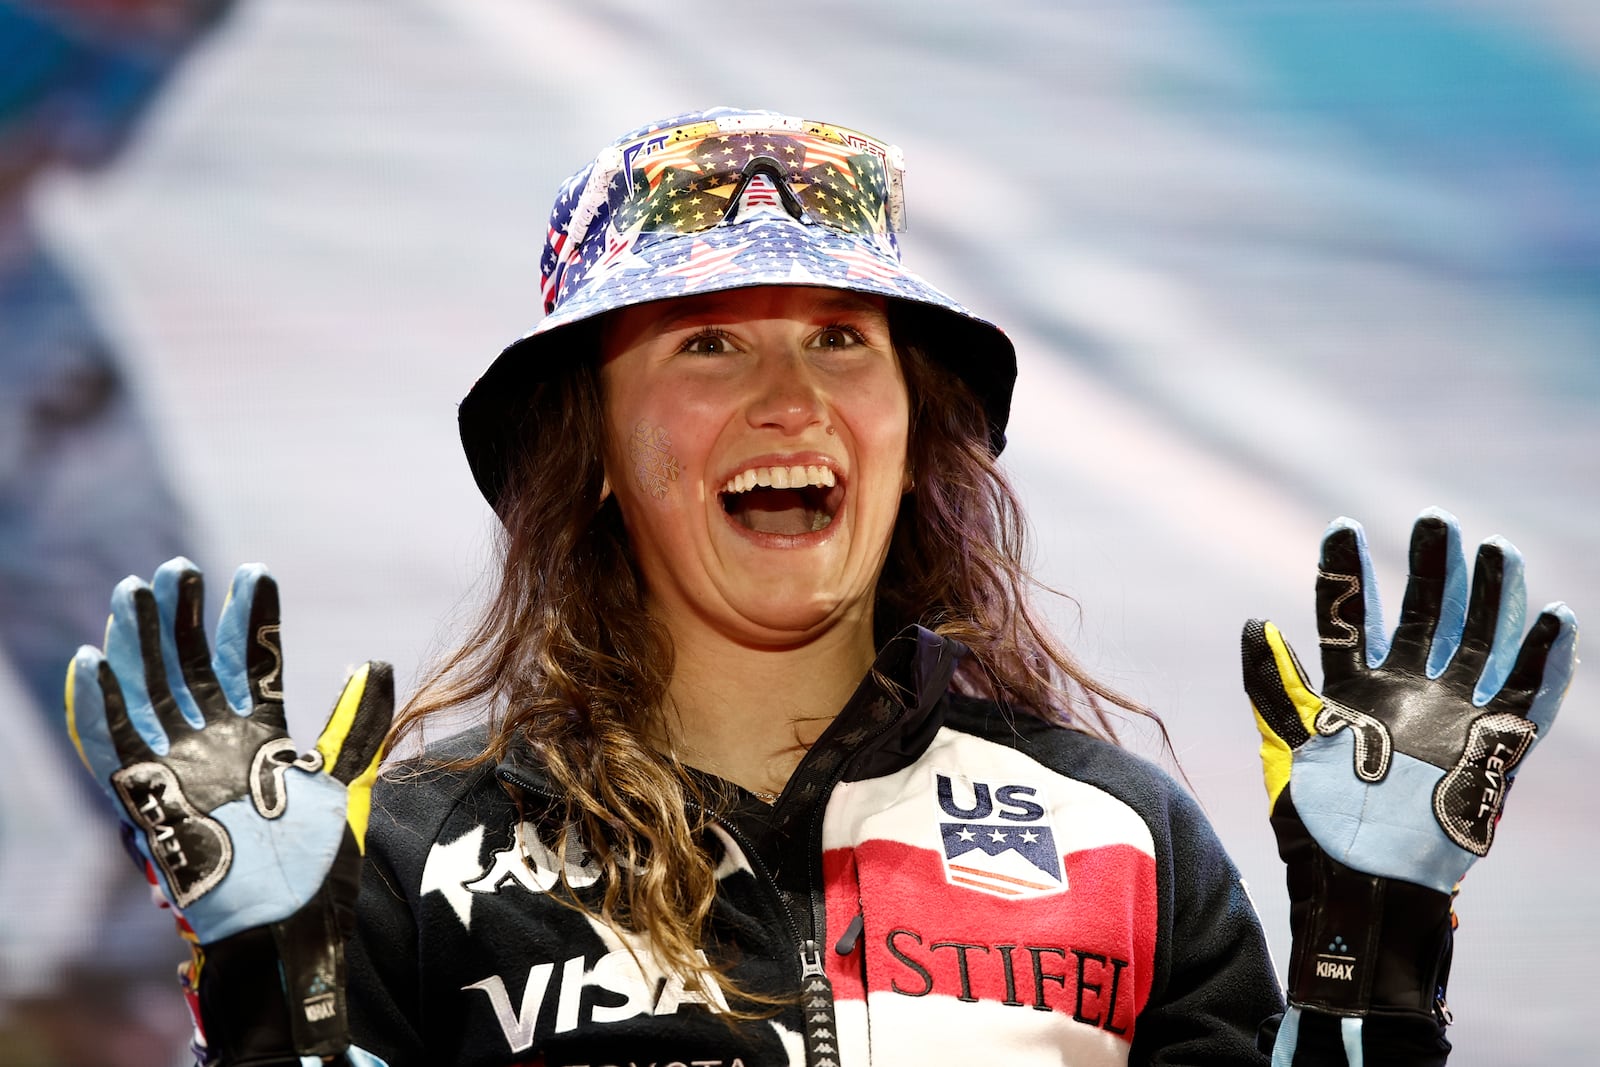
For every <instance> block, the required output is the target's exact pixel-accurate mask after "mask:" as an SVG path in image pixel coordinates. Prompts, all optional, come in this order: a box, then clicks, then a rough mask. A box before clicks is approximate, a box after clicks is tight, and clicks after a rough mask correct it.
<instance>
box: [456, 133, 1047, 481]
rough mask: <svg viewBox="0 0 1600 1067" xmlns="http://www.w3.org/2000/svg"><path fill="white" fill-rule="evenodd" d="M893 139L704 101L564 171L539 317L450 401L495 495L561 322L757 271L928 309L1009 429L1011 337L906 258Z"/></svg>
mask: <svg viewBox="0 0 1600 1067" xmlns="http://www.w3.org/2000/svg"><path fill="white" fill-rule="evenodd" d="M905 224H906V211H905V163H904V159H903V156H902V154H901V152H900V150H899V149H898V148H896V147H894V146H892V145H889V144H886V143H884V142H882V141H879V140H877V139H876V138H873V137H870V136H868V135H866V134H862V133H859V132H857V131H855V130H851V129H848V128H845V127H841V126H834V125H830V124H828V123H823V122H814V121H811V120H807V119H799V118H795V117H792V116H788V115H783V114H780V113H778V112H775V111H750V110H741V109H737V108H712V109H710V110H707V111H700V112H694V113H691V114H686V115H679V116H676V117H673V118H670V119H664V120H662V121H659V122H654V123H651V124H649V125H647V126H643V127H640V128H639V129H637V130H634V131H632V132H630V133H628V134H626V135H624V136H623V137H621V138H619V139H618V140H616V141H614V142H612V143H611V144H610V145H607V146H606V147H605V148H604V149H603V150H602V151H601V152H600V154H599V155H598V156H597V157H596V158H595V160H594V161H593V162H591V163H590V164H589V165H587V166H586V167H584V168H583V169H582V170H579V171H578V172H577V173H576V174H574V175H573V176H572V177H571V178H569V179H567V181H566V182H565V183H563V184H562V186H561V188H560V190H559V192H558V193H557V195H556V202H555V206H554V208H553V209H552V211H551V215H550V225H549V229H548V230H547V232H546V236H545V245H544V254H543V256H542V257H541V259H540V263H539V272H540V281H541V295H542V299H543V305H544V312H545V315H544V318H543V320H542V321H540V322H539V324H538V325H537V326H535V327H534V328H533V330H532V331H531V332H530V333H528V334H526V335H525V336H523V337H521V338H519V339H518V340H516V341H514V342H513V343H512V344H510V345H509V346H507V347H506V349H505V350H504V351H503V352H501V353H500V355H499V357H498V358H497V359H496V360H495V361H494V362H493V363H492V364H491V365H490V367H489V369H488V370H487V371H485V372H484V374H483V376H482V377H480V378H479V379H478V381H477V383H476V384H475V385H474V386H473V387H472V390H471V391H470V392H469V393H468V394H467V396H466V398H465V399H464V400H463V401H462V402H461V407H460V411H459V413H458V414H459V422H460V430H461V443H462V446H463V447H464V448H465V450H466V453H467V461H468V463H469V464H470V465H471V467H472V474H473V477H474V479H475V480H476V481H477V484H478V488H479V489H480V490H481V491H482V493H483V495H484V497H485V498H486V499H487V500H488V501H489V503H490V505H491V506H497V505H498V502H499V497H500V492H501V489H502V488H503V486H504V485H505V483H506V476H507V464H508V462H510V457H511V456H513V455H514V454H515V453H514V450H513V446H514V442H515V437H516V426H517V423H518V420H519V419H520V417H521V415H522V412H523V411H524V410H525V406H526V399H527V395H528V393H529V391H530V390H531V389H532V388H533V386H534V385H535V384H536V383H538V382H539V381H542V380H545V379H547V378H549V377H552V376H553V375H554V374H555V373H556V372H558V371H559V369H560V368H561V367H562V366H563V364H564V362H565V361H569V360H571V359H573V358H575V356H574V351H573V350H574V346H573V345H572V344H570V340H571V338H563V337H562V334H563V332H564V331H568V330H570V328H571V327H573V326H575V325H577V324H579V323H583V322H587V321H590V320H593V319H595V317H596V316H599V315H603V314H604V313H606V312H608V311H615V310H617V309H619V308H625V307H630V306H632V305H635V304H642V303H647V302H650V301H654V300H666V299H671V298H674V297H681V296H692V295H696V294H700V293H711V292H718V291H722V290H727V289H738V288H746V287H751V286H759V285H809V286H821V287H825V288H832V289H849V290H853V291H856V292H862V293H872V294H876V295H878V296H883V297H886V298H888V299H890V300H891V301H896V302H899V303H900V304H901V305H902V306H903V309H904V310H907V311H909V312H910V313H911V314H914V315H920V316H924V317H925V322H926V328H925V329H924V330H922V332H923V333H924V334H925V335H926V336H927V337H928V338H930V339H931V340H930V343H929V345H928V347H929V355H930V356H931V357H932V358H934V359H936V360H938V361H939V362H941V363H942V364H944V365H945V366H947V367H948V368H950V369H951V370H952V371H954V373H955V374H956V375H957V376H958V377H960V378H961V379H962V380H963V381H964V382H965V383H966V384H967V386H968V387H969V388H970V389H972V391H973V392H974V393H975V394H976V395H977V397H978V399H979V400H980V401H981V403H982V404H983V408H984V411H985V414H986V416H987V418H988V423H989V438H990V447H991V448H992V450H993V451H994V452H995V453H996V454H998V453H999V452H1000V450H1001V449H1002V448H1003V447H1004V445H1005V426H1006V419H1007V416H1008V415H1009V413H1010V408H1011V389H1012V385H1013V383H1014V381H1015V379H1016V354H1015V351H1014V349H1013V347H1012V344H1011V342H1010V340H1009V339H1008V338H1007V337H1006V335H1005V334H1004V333H1003V332H1002V331H1001V330H1000V329H999V328H998V327H996V326H994V325H993V324H992V323H990V322H987V321H986V320H984V319H981V318H979V317H978V316H976V315H974V314H973V313H972V312H970V311H968V310H967V309H966V308H964V307H963V306H961V305H960V304H959V303H957V302H956V301H955V300H953V299H952V298H951V297H949V296H947V295H946V294H945V293H943V292H942V291H940V290H939V289H937V288H935V287H934V286H933V285H931V284H929V283H928V282H927V281H925V280H924V279H922V278H921V277H920V276H918V275H917V274H914V273H912V272H911V271H909V270H907V269H906V268H905V267H904V266H903V265H902V264H901V261H900V246H899V242H898V240H897V237H896V235H897V234H899V233H901V232H903V231H904V229H905Z"/></svg>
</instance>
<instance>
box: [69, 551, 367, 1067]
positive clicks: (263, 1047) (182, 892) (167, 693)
mask: <svg viewBox="0 0 1600 1067" xmlns="http://www.w3.org/2000/svg"><path fill="white" fill-rule="evenodd" d="M202 597H203V592H202V582H201V577H200V572H199V571H198V570H196V569H195V567H194V565H193V564H191V563H190V562H189V561H188V560H184V559H175V560H171V561H169V562H168V563H165V564H163V565H162V566H161V568H160V569H159V570H158V571H157V572H156V575H155V580H154V582H153V583H152V584H150V585H147V584H146V583H144V582H143V581H141V580H139V579H137V578H127V579H125V580H123V581H122V582H121V583H120V584H119V585H118V586H117V588H116V590H115V592H114V593H113V594H112V599H111V621H110V624H109V626H108V627H107V631H106V647H105V652H104V653H103V654H102V653H101V652H100V650H98V649H94V648H90V647H87V646H85V647H84V648H81V649H79V650H78V654H77V655H76V656H75V657H74V658H73V661H72V665H71V668H70V670H69V672H68V675H67V693H66V705H67V725H68V729H69V731H70V732H71V734H72V737H73V741H74V742H75V744H76V745H77V747H78V751H79V753H80V755H81V756H82V757H83V761H84V763H85V764H86V765H87V766H88V767H89V770H90V771H91V772H92V773H93V774H94V776H95V779H96V780H97V781H98V782H99V783H100V784H101V786H102V787H103V788H105V789H106V791H107V792H108V793H109V794H110V795H111V797H112V799H113V800H114V801H115V802H116V803H117V805H118V806H119V807H120V809H121V811H122V814H123V817H124V819H125V820H126V821H127V822H128V824H129V825H130V826H132V827H133V828H134V830H135V831H136V834H135V838H136V840H137V842H138V845H139V849H140V851H141V852H142V853H143V854H144V855H145V856H146V857H147V858H148V859H149V861H150V863H151V866H152V868H153V869H154V870H155V872H156V875H157V877H158V878H159V880H160V883H161V888H162V890H163V892H164V893H165V894H166V896H167V899H168V900H169V901H170V902H171V903H172V905H173V906H174V907H175V908H176V909H177V910H178V911H179V912H180V914H181V915H182V916H183V918H184V920H185V921H186V922H187V923H188V925H189V927H190V928H191V929H192V930H193V932H194V935H195V938H196V940H197V941H198V943H199V945H200V946H201V948H202V949H203V953H202V955H201V963H200V967H199V973H198V975H197V976H196V981H195V985H196V988H197V989H198V992H199V999H200V1010H201V1021H202V1024H203V1027H204V1030H205V1036H206V1040H207V1043H208V1045H210V1046H211V1048H212V1049H213V1050H214V1051H216V1052H218V1053H219V1056H220V1058H221V1060H222V1061H223V1062H225V1063H226V1062H236V1061H242V1062H254V1061H256V1060H262V1061H265V1060H267V1059H270V1058H272V1057H274V1056H278V1055H280V1054H285V1053H302V1054H308V1055H319V1056H320V1055H334V1054H337V1053H340V1052H342V1051H343V1050H344V1048H345V1047H346V1045H347V1044H348V1038H347V1036H346V1034H345V1029H346V1024H345V1012H344V989H343V960H344V956H343V950H344V941H345V939H346V937H348V934H349V931H350V929H351V926H352V925H353V914H354V911H353V909H354V903H355V898H356V893H357V888H358V885H359V872H360V864H361V848H362V842H363V840H364V837H365V833H366V825H367V815H368V811H369V806H370V792H371V787H372V783H373V781H374V779H375V778H376V775H377V767H378V762H379V759H380V758H381V749H382V744H383V740H384V736H385V734H386V732H387V730H388V725H389V721H390V718H391V716H392V712H393V706H394V683H393V674H392V672H391V670H390V668H389V666H388V665H387V664H382V663H369V664H367V665H366V666H364V667H362V668H361V669H360V670H359V671H357V672H356V674H355V675H354V676H352V678H351V679H350V681H349V683H348V684H347V685H346V687H345V691H344V693H343V695H342V696H341V697H340V699H339V702H338V704H337V705H336V707H335V708H334V711H333V714H332V716H331V717H330V718H329V720H328V725H327V727H326V728H325V729H324V730H323V733H322V736H321V737H320V738H319V739H318V741H317V744H316V747H315V748H314V749H313V750H312V751H310V752H307V753H305V754H304V755H299V754H297V752H296V750H295V746H294V742H293V741H292V740H290V738H289V736H288V731H287V729H286V727H285V723H284V714H283V690H282V681H283V655H282V649H281V645H280V643H279V626H278V592H277V584H276V583H275V582H274V581H273V580H272V578H271V577H270V576H269V575H268V574H267V572H266V570H265V568H263V567H261V566H260V565H248V566H245V567H241V568H240V569H239V571H238V573H237V574H236V575H235V576H234V581H233V586H232V588H231V590H230V592H229V597H228V602H227V603H226V604H225V605H224V607H223V610H222V621H221V624H220V626H219V627H218V633H217V653H216V656H215V658H213V657H212V656H211V655H210V650H209V647H208V645H207V642H206V634H205V626H204V621H203V615H202V608H203V605H202Z"/></svg>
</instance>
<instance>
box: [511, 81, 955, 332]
mask: <svg viewBox="0 0 1600 1067" xmlns="http://www.w3.org/2000/svg"><path fill="white" fill-rule="evenodd" d="M725 115H735V116H750V117H752V118H755V119H757V120H759V119H760V118H761V117H762V116H767V115H770V116H771V118H773V119H774V120H780V119H782V116H778V115H776V114H775V113H766V112H740V111H733V110H730V109H713V110H711V111H705V112H699V113H696V114H693V115H686V116H680V117H678V118H675V119H671V120H667V121H665V122H661V123H656V124H653V125H651V126H648V127H645V128H643V129H641V130H638V131H635V132H633V133H631V134H629V135H627V136H626V137H624V138H622V139H620V140H619V141H617V142H616V143H615V144H614V145H613V146H612V148H611V149H608V153H609V157H608V154H605V153H603V154H602V156H601V158H600V159H598V160H596V161H595V162H594V163H592V164H590V166H589V167H586V168H584V169H583V170H582V171H579V172H578V173H577V174H575V175H573V176H572V177H571V178H569V179H568V180H567V181H566V182H565V183H564V184H563V185H562V187H561V189H560V191H559V193H558V194H557V196H556V202H555V206H554V208H553V209H552V211H551V215H550V225H549V228H548V230H547V233H546V240H545V247H544V255H543V257H542V259H541V261H540V275H541V282H542V294H541V295H542V296H543V301H544V307H545V310H546V313H547V317H546V318H545V320H544V321H543V322H541V323H540V324H539V326H538V327H537V328H536V329H535V330H534V331H533V332H534V333H535V334H539V333H544V332H546V331H549V330H552V329H555V328H557V327H560V326H563V325H566V324H568V323H572V322H576V321H579V320H580V319H586V318H589V317H591V316H593V315H597V314H600V313H602V312H605V311H611V310H614V309H616V308H621V307H628V306H631V305H633V304H640V303H645V302H647V301H652V300H663V299H668V298H671V297H677V296H688V295H692V294H695V293H702V292H714V291H718V290H723V289H734V288H743V287H746V286H754V285H814V286H825V287H830V288H838V289H853V290H858V291H862V292H869V293H876V294H878V295H882V296H893V297H900V298H903V299H907V300H913V301H917V302H920V303H927V304H933V305H935V306H938V307H941V308H945V309H947V310H950V311H954V312H956V313H958V314H962V315H968V314H970V313H969V312H967V310H966V309H965V308H963V307H962V306H961V305H960V304H958V303H956V301H954V300H952V299H951V298H950V297H949V296H947V295H945V294H944V293H942V292H940V291H939V290H938V289H936V288H934V287H933V286H932V285H930V284H928V282H926V281H925V280H923V279H922V278H920V277H919V276H917V275H916V274H914V273H912V272H911V271H908V270H907V269H906V268H905V267H904V266H903V265H902V264H901V261H900V249H899V245H898V243H897V242H896V240H895V237H894V234H893V233H892V232H890V224H889V219H888V218H887V214H888V212H889V188H888V185H889V182H890V180H891V175H890V172H889V169H888V167H889V164H888V162H887V161H886V160H885V159H884V158H882V156H881V155H880V154H878V153H877V152H874V150H873V149H871V148H869V147H867V146H866V145H865V144H862V145H852V144H844V143H834V142H829V141H825V140H823V139H821V138H818V137H814V136H805V135H802V134H801V133H800V132H799V131H793V132H790V131H783V130H771V129H756V130H750V131H746V130H740V129H733V130H727V131H717V132H713V133H710V134H708V135H705V136H696V137H690V138H685V139H679V140H671V139H670V138H668V137H666V136H664V137H663V138H662V139H661V140H660V141H658V142H654V143H652V142H651V141H650V138H649V135H650V134H651V133H652V132H655V131H672V130H675V129H676V128H677V127H680V126H685V125H690V124H693V123H696V122H704V121H707V120H714V119H717V118H719V117H723V116H725ZM788 121H791V122H792V121H793V120H788ZM641 141H642V142H643V144H642V145H641V143H640V142H641ZM624 149H626V151H624ZM880 151H881V150H880ZM763 157H765V158H767V159H771V160H774V161H777V162H778V163H779V164H781V166H782V171H783V175H784V177H783V178H780V179H779V180H784V181H785V184H786V186H787V190H786V191H787V192H788V193H790V194H792V195H793V198H794V200H795V202H797V203H798V205H799V206H800V207H801V209H803V215H802V217H801V218H795V217H793V216H792V214H791V213H790V212H789V211H787V210H785V209H784V207H783V202H782V198H781V197H780V195H779V192H780V191H779V190H778V189H777V187H776V185H775V184H774V182H773V179H772V178H771V177H769V176H768V174H767V173H766V172H764V171H763V172H758V173H756V174H755V175H754V177H753V178H752V180H751V181H750V182H749V183H748V184H747V185H745V186H744V188H743V189H742V193H743V203H741V204H740V206H739V210H738V211H737V212H735V213H733V217H732V218H731V219H729V218H726V216H728V215H729V207H730V205H732V204H733V203H734V200H735V199H736V197H738V196H739V194H740V193H741V189H740V186H741V184H742V183H741V180H740V172H741V171H742V170H743V169H744V168H745V167H747V166H748V165H749V164H750V163H751V162H752V161H754V160H759V159H761V158H763ZM608 162H609V163H610V164H612V165H614V166H615V170H616V172H615V173H614V174H613V176H612V177H611V179H610V182H609V184H608V185H607V186H606V187H605V196H604V200H603V202H600V203H585V202H584V201H585V199H586V191H588V192H587V198H588V199H591V200H592V199H593V198H594V193H593V191H592V190H591V176H592V175H593V173H594V171H595V168H597V167H599V168H602V170H601V173H602V174H604V173H605V169H604V168H606V166H607V164H608Z"/></svg>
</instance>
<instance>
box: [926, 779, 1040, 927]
mask: <svg viewBox="0 0 1600 1067" xmlns="http://www.w3.org/2000/svg"><path fill="white" fill-rule="evenodd" d="M933 777H934V787H935V790H936V792H937V794H938V797H939V811H940V813H941V815H942V816H943V818H941V819H940V821H939V833H940V837H941V839H942V842H943V845H944V849H943V855H944V876H945V880H946V881H948V882H949V883H950V884H951V885H959V886H965V887H967V888H968V889H976V890H979V891H980V892H984V893H991V894H993V895H994V896H997V897H1006V898H1008V899H1018V898H1027V897H1045V896H1051V895H1053V894H1055V893H1061V892H1064V891H1065V890H1066V888H1067V874H1066V871H1065V870H1063V869H1062V866H1061V852H1060V850H1059V849H1057V848H1056V838H1055V833H1054V831H1053V829H1052V827H1051V825H1050V816H1049V805H1048V804H1047V803H1046V801H1045V797H1044V792H1043V790H1041V789H1040V788H1039V787H1038V786H1035V785H1024V784H1020V783H1016V782H983V781H978V780H976V779H971V778H967V777H966V776H964V775H947V774H940V773H939V772H938V771H935V772H934V774H933Z"/></svg>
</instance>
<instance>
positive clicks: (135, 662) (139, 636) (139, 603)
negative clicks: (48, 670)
mask: <svg viewBox="0 0 1600 1067" xmlns="http://www.w3.org/2000/svg"><path fill="white" fill-rule="evenodd" d="M105 658H106V662H107V664H109V665H110V669H111V672H112V674H113V675H114V677H115V679H116V682H117V684H118V685H119V687H120V688H121V691H122V697H123V701H124V705H125V707H126V710H127V717H128V719H129V720H130V721H131V723H132V726H133V728H134V729H135V730H137V731H138V733H139V735H140V736H141V737H142V738H143V739H144V742H145V743H146V744H147V745H148V746H149V747H150V748H151V749H152V750H153V751H155V752H156V753H158V754H160V755H163V756H164V755H166V754H167V752H168V750H169V749H170V736H169V735H170V734H171V733H174V732H182V731H187V730H188V729H189V726H188V723H187V722H186V721H185V720H184V717H183V715H182V714H181V713H179V711H178V708H177V704H176V703H175V702H174V701H173V698H172V691H171V689H170V688H169V687H168V686H167V671H166V665H165V664H164V663H163V662H162V660H161V613H160V610H159V609H158V608H157V607H156V602H155V596H154V594H152V593H151V591H150V586H149V585H147V584H146V583H145V582H144V580H143V579H141V578H137V577H134V576H132V575H129V576H128V577H126V578H124V579H123V580H122V581H120V582H118V583H117V587H116V588H115V589H113V590H112V591H111V621H110V623H109V624H108V625H107V626H106V652H105Z"/></svg>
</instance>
